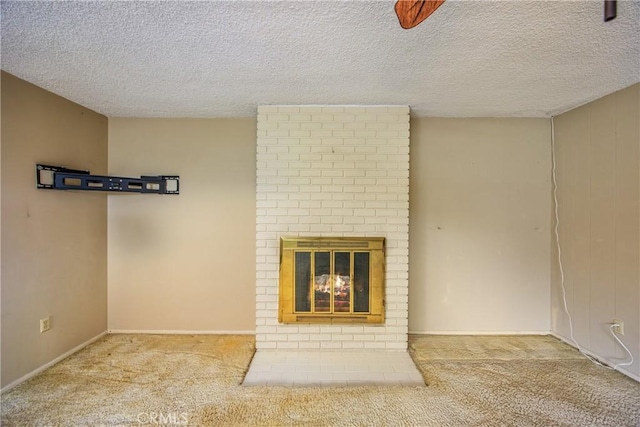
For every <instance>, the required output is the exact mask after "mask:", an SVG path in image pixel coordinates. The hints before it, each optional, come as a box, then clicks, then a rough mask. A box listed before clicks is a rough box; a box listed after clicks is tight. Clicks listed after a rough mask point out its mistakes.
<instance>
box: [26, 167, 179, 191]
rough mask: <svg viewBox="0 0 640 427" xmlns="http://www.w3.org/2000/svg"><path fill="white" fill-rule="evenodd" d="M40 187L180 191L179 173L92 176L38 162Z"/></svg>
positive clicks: (38, 183) (37, 181)
mask: <svg viewBox="0 0 640 427" xmlns="http://www.w3.org/2000/svg"><path fill="white" fill-rule="evenodd" d="M36 188H40V189H44V190H81V191H109V192H115V193H152V194H180V177H179V176H177V175H159V176H141V177H140V178H125V177H119V176H103V175H91V173H90V172H89V171H87V170H78V169H69V168H65V167H62V166H50V165H43V164H36Z"/></svg>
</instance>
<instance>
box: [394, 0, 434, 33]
mask: <svg viewBox="0 0 640 427" xmlns="http://www.w3.org/2000/svg"><path fill="white" fill-rule="evenodd" d="M444 1H445V0H398V1H397V3H396V7H395V9H396V15H398V21H400V26H401V27H402V28H404V29H405V30H408V29H409V28H413V27H415V26H416V25H418V24H419V23H421V22H422V21H424V20H425V19H427V18H428V17H429V15H431V14H432V13H433V12H435V10H436V9H437V8H439V7H440V5H441V4H442V3H444Z"/></svg>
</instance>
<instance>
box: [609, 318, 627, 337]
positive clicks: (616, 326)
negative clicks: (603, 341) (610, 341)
mask: <svg viewBox="0 0 640 427" xmlns="http://www.w3.org/2000/svg"><path fill="white" fill-rule="evenodd" d="M611 329H613V332H615V333H616V334H620V335H624V322H623V321H622V320H618V319H613V328H611Z"/></svg>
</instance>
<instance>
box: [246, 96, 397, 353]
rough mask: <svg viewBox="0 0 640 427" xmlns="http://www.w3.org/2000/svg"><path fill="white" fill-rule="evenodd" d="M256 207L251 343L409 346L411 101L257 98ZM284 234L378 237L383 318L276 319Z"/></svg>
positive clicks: (271, 345)
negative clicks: (263, 102)
mask: <svg viewBox="0 0 640 427" xmlns="http://www.w3.org/2000/svg"><path fill="white" fill-rule="evenodd" d="M256 213H257V215H256V216H257V224H256V348H257V349H258V350H266V349H278V350H282V349H298V350H305V349H306V350H313V349H316V350H323V349H333V350H338V349H342V350H347V349H350V350H358V349H361V350H364V349H378V350H406V348H407V328H408V261H409V258H408V257H409V253H408V252H409V108H408V107H406V106H373V107H369V106H261V107H258V139H257V212H256ZM283 236H317V237H384V238H385V241H386V255H385V258H386V259H385V261H386V270H385V285H384V286H385V304H386V306H385V313H384V323H383V324H340V323H332V324H305V323H296V324H284V323H279V322H278V288H279V282H278V280H279V275H278V270H279V257H280V254H279V250H280V239H281V237H283Z"/></svg>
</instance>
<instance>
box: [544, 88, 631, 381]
mask: <svg viewBox="0 0 640 427" xmlns="http://www.w3.org/2000/svg"><path fill="white" fill-rule="evenodd" d="M555 129H556V153H557V163H558V166H557V170H558V174H557V177H558V200H559V205H558V206H559V214H560V227H559V232H560V244H561V249H562V255H563V257H562V261H563V265H564V273H565V289H566V294H567V305H568V308H569V312H570V313H571V316H572V319H573V328H574V334H573V335H574V338H575V339H576V340H577V342H578V343H579V344H580V346H582V347H583V348H584V349H585V350H587V351H589V352H591V353H593V354H595V355H597V356H598V357H600V358H604V359H606V360H608V361H609V362H611V363H614V364H615V363H623V362H624V361H625V360H624V358H625V354H626V353H625V352H624V350H623V349H622V348H621V346H620V345H618V344H617V343H616V342H615V340H614V338H613V337H612V336H611V333H610V331H609V323H610V322H611V321H612V320H613V319H614V318H616V319H619V320H622V321H623V322H624V327H625V335H624V337H621V338H622V339H623V341H624V342H625V344H626V345H627V347H628V348H629V349H630V350H632V352H633V354H634V358H635V363H634V364H633V365H632V366H629V367H627V368H624V369H626V370H627V372H628V373H631V374H632V375H635V376H636V378H638V377H640V363H639V362H640V209H639V198H640V84H636V85H634V86H631V87H629V88H627V89H624V90H622V91H620V92H616V93H614V94H611V95H608V96H606V97H604V98H601V99H599V100H596V101H594V102H591V103H589V104H587V105H584V106H582V107H580V108H576V109H574V110H572V111H569V112H567V113H564V114H562V115H560V116H558V117H557V118H556V119H555ZM554 225H555V220H554ZM552 246H553V255H552V259H553V263H552V265H553V270H552V271H553V276H552V294H551V303H552V324H551V326H552V331H553V332H554V333H556V334H558V335H560V336H562V337H564V338H566V339H567V340H569V341H571V338H570V330H569V322H568V317H567V316H566V314H565V312H564V304H563V301H562V289H561V287H560V274H559V269H558V263H557V251H556V249H555V240H553V241H552Z"/></svg>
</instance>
